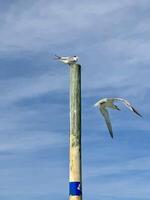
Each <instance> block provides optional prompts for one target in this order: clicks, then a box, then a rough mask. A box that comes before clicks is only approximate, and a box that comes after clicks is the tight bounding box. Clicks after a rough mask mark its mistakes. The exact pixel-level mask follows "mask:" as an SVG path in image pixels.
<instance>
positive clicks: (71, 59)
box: [54, 55, 79, 65]
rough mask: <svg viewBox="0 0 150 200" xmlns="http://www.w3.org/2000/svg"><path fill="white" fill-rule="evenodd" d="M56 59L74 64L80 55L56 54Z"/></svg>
mask: <svg viewBox="0 0 150 200" xmlns="http://www.w3.org/2000/svg"><path fill="white" fill-rule="evenodd" d="M54 59H55V60H59V61H60V62H63V63H64V64H68V65H71V64H74V63H76V62H77V61H78V60H79V57H78V56H57V55H55V58H54Z"/></svg>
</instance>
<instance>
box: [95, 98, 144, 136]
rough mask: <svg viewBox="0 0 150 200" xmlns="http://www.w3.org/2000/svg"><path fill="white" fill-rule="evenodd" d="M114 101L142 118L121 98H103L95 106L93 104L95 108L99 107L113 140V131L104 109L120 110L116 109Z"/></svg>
mask: <svg viewBox="0 0 150 200" xmlns="http://www.w3.org/2000/svg"><path fill="white" fill-rule="evenodd" d="M116 101H121V102H122V103H123V104H124V105H125V106H127V108H129V109H130V110H131V111H133V112H134V113H136V114H137V115H138V116H140V117H142V115H140V114H139V112H138V111H137V110H136V109H135V108H133V106H132V105H131V104H130V103H129V102H128V101H127V100H125V99H122V98H104V99H101V100H99V101H98V102H97V103H96V104H94V106H95V107H99V109H100V112H101V113H102V115H103V117H104V119H105V122H106V125H107V127H108V130H109V133H110V136H111V137H112V138H113V131H112V126H111V121H110V119H109V113H108V111H107V109H106V108H112V109H116V110H120V109H119V108H118V106H116V105H115V104H114V102H116Z"/></svg>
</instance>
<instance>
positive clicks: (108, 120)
mask: <svg viewBox="0 0 150 200" xmlns="http://www.w3.org/2000/svg"><path fill="white" fill-rule="evenodd" d="M100 111H101V113H102V115H103V117H104V119H105V122H106V124H107V127H108V130H109V133H110V136H111V137H112V138H113V131H112V126H111V121H110V118H109V113H108V111H107V110H106V109H105V108H102V107H100Z"/></svg>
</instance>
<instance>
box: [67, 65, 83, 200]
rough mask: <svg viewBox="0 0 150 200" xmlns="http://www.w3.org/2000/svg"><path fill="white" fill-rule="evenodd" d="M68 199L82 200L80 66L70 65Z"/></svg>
mask: <svg viewBox="0 0 150 200" xmlns="http://www.w3.org/2000/svg"><path fill="white" fill-rule="evenodd" d="M69 171H70V173H69V200H82V187H81V186H82V171H81V66H80V65H79V64H72V65H70V159H69Z"/></svg>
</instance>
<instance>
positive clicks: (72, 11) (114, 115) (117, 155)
mask: <svg viewBox="0 0 150 200" xmlns="http://www.w3.org/2000/svg"><path fill="white" fill-rule="evenodd" d="M149 19H150V4H149V1H148V0H122V1H118V0H105V1H104V0H101V1H99V0H93V1H87V0H85V1H82V2H81V1H78V0H77V1H69V0H68V1H67V0H62V1H61V2H60V1H58V0H55V1H54V0H51V1H49V0H26V1H21V0H5V1H2V0H0V27H1V28H0V93H1V95H0V110H1V112H0V163H1V164H0V177H1V178H0V199H3V200H49V199H55V200H58V199H60V198H61V199H67V198H68V152H69V149H68V142H69V67H68V66H65V65H63V64H61V63H57V62H55V61H54V60H53V59H52V57H53V56H54V54H58V55H78V56H79V57H80V64H81V65H82V111H83V112H82V157H83V193H84V198H85V199H86V200H90V199H93V198H94V199H95V200H99V199H103V200H120V199H121V200H149V199H150V198H149V196H150V190H149V185H150V155H149V152H150V145H149V141H150V131H149V130H150V124H149V112H150V108H149V98H150V95H149V91H150V79H149V77H150V69H149V68H150V57H149V53H150V43H149V41H150V34H149V32H150V20H149ZM111 96H115V97H123V98H127V99H128V100H129V101H130V102H132V103H133V105H134V106H135V108H137V109H138V111H139V112H140V113H141V114H142V115H143V118H142V119H140V118H138V117H137V116H135V115H133V114H132V113H131V112H130V111H129V110H127V109H125V108H124V106H122V105H120V107H121V109H122V112H117V111H116V112H115V111H110V114H111V119H112V125H113V130H114V140H112V139H111V138H110V136H109V133H108V130H107V129H106V126H105V123H104V120H103V118H102V117H101V115H100V113H99V111H98V110H97V109H96V108H93V107H92V105H93V104H94V103H95V102H96V101H97V100H99V99H100V98H103V97H111Z"/></svg>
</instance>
